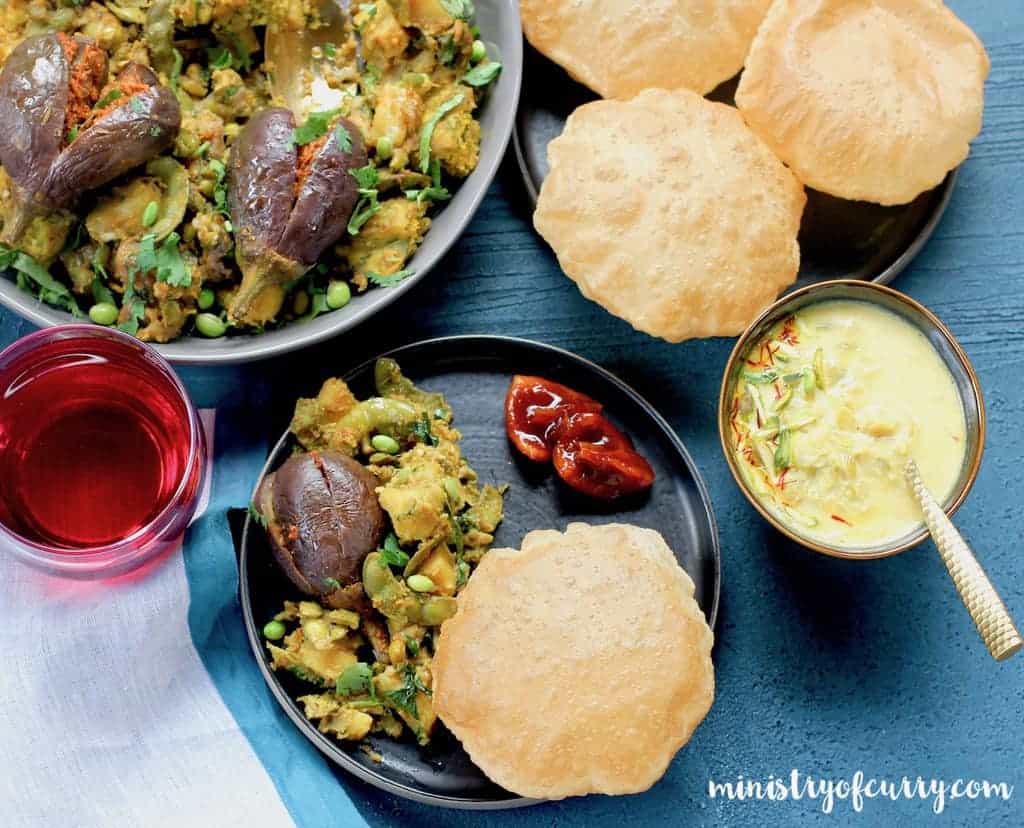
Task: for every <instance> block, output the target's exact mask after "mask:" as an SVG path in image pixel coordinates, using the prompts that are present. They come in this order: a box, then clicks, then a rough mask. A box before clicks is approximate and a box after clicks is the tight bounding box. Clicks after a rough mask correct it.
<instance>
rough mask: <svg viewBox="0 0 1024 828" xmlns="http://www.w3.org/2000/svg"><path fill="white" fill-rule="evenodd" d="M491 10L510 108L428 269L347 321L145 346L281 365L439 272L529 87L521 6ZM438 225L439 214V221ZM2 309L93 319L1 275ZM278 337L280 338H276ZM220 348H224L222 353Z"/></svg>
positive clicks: (225, 361) (57, 318)
mask: <svg viewBox="0 0 1024 828" xmlns="http://www.w3.org/2000/svg"><path fill="white" fill-rule="evenodd" d="M493 6H494V8H495V9H496V10H497V11H498V13H499V15H500V17H501V18H502V19H504V20H505V21H506V23H507V28H508V31H507V32H503V34H502V37H500V38H499V37H498V36H497V31H498V29H499V28H501V29H503V28H504V27H496V29H495V31H494V32H492V33H488V32H484V39H485V40H486V41H488V42H493V43H499V41H500V43H499V45H501V46H502V47H503V48H502V51H501V54H500V59H501V64H502V69H501V75H500V76H499V79H498V82H499V83H505V84H508V88H509V92H508V101H507V104H508V105H507V108H504V107H503V108H501V109H499V110H498V111H497V112H496V113H495V116H496V117H495V123H494V125H493V127H492V129H491V132H492V134H494V133H496V136H497V142H496V143H495V144H494V148H493V152H492V153H489V154H487V155H486V156H485V155H484V154H483V153H481V156H480V159H479V161H478V163H477V166H476V167H475V168H474V169H473V171H472V173H470V175H469V176H468V177H467V178H466V179H465V180H464V181H463V182H462V183H461V184H460V186H459V192H457V193H455V197H454V198H453V200H452V202H450V203H449V204H448V205H446V206H445V208H444V210H443V211H442V212H444V213H447V212H448V211H449V210H451V211H454V218H455V221H454V224H453V226H452V227H451V228H450V231H449V233H448V235H447V236H446V237H445V238H444V239H443V240H440V239H439V242H440V243H439V246H438V247H437V249H436V250H434V251H433V252H432V253H431V255H430V258H429V259H427V260H426V261H424V262H422V263H420V262H417V264H416V270H415V272H414V273H413V274H412V275H411V276H409V277H408V278H407V279H404V280H403V281H402V282H401V283H399V284H398V285H396V286H395V287H391V288H376V289H375V290H374V293H378V292H379V297H378V298H377V299H376V301H374V302H372V303H370V304H368V305H366V306H365V307H362V306H360V307H358V308H353V309H352V312H351V313H348V314H340V313H339V314H331V315H329V316H324V317H321V318H320V319H317V320H313V321H312V322H309V323H303V322H293V323H290V324H288V325H286V326H284V327H282V328H280V329H277V330H275V331H271V332H268V333H266V334H246V335H245V336H239V337H232V338H231V339H230V340H228V339H226V338H223V337H222V338H220V339H216V340H208V339H204V338H202V337H194V339H195V340H196V341H197V342H198V343H199V345H200V346H203V347H190V346H191V345H192V339H193V338H191V337H188V338H186V337H179V338H178V339H176V340H172V341H171V342H167V343H155V342H147V343H145V344H146V345H149V346H150V347H152V348H153V349H154V350H155V351H156V352H157V353H159V354H160V356H161V357H162V358H163V359H165V360H166V361H167V362H169V363H171V364H172V365H204V366H205V365H241V364H244V363H247V362H255V361H257V360H264V359H270V358H272V357H278V356H281V355H283V354H287V353H291V352H293V351H298V350H301V349H304V348H308V347H311V346H313V345H316V344H318V343H321V342H323V341H325V340H328V339H332V338H334V337H337V336H341V335H342V334H345V333H348V332H349V331H352V330H354V329H355V328H358V327H359V326H360V325H362V324H363V323H364V322H366V321H367V320H368V319H371V318H372V317H373V316H375V315H376V314H378V313H379V312H381V311H383V310H384V309H385V308H387V307H389V306H390V305H392V304H394V303H395V302H396V301H397V300H398V299H399V298H400V297H401V296H403V295H404V294H405V293H407V292H408V291H410V290H411V289H412V288H413V287H414V286H415V285H417V284H420V283H421V282H422V281H423V280H424V279H426V277H427V276H428V275H429V274H430V273H432V272H433V271H434V270H436V269H437V268H438V267H439V266H440V265H441V264H442V262H443V261H444V259H445V257H446V256H447V255H448V254H449V253H450V252H451V249H452V248H453V247H454V246H455V244H456V242H458V241H459V240H460V239H461V238H462V237H463V236H464V235H465V232H466V229H467V228H468V227H469V224H470V222H471V221H472V220H473V218H474V217H475V216H476V214H477V212H478V211H479V209H480V205H481V204H482V203H483V200H484V198H485V197H486V195H487V193H488V191H489V190H490V188H491V184H492V183H493V182H494V179H495V178H496V177H497V175H498V172H499V170H500V169H501V164H502V162H503V161H504V158H505V155H506V154H507V151H508V146H509V142H510V141H511V139H512V132H513V131H514V128H515V119H516V112H517V111H518V109H519V97H520V93H521V91H522V81H523V35H522V23H521V20H520V15H519V3H518V2H515V0H493ZM493 96H494V93H493V92H491V91H489V92H488V94H487V98H485V100H484V106H485V107H486V106H490V105H491V102H490V99H491V98H493ZM463 191H466V196H468V198H466V199H465V201H464V202H461V203H459V204H458V205H456V204H455V200H456V199H458V197H459V195H460V194H461V193H462V192H463ZM439 217H440V214H439V215H438V216H436V217H435V218H439ZM417 252H418V251H417ZM0 306H3V307H5V308H7V309H8V310H10V311H12V312H13V313H14V314H16V315H17V316H19V317H21V318H22V319H25V320H27V321H28V322H30V323H31V324H33V325H36V326H37V327H39V328H41V329H44V330H45V329H46V328H52V327H55V326H57V325H68V324H89V322H88V317H86V319H85V321H83V320H82V319H79V318H76V317H74V316H72V315H71V314H70V313H68V312H67V311H63V310H60V309H58V308H54V307H51V306H49V305H46V304H44V303H42V302H41V301H40V300H39V299H37V298H35V297H33V296H32V295H31V294H29V293H27V292H25V291H23V290H21V289H20V288H18V287H17V286H16V285H15V284H14V280H13V279H11V278H8V277H7V276H4V275H0ZM334 317H336V318H334ZM317 323H319V324H317ZM302 325H308V327H306V328H304V329H303V328H302V327H301V326H302ZM278 334H280V335H281V336H277V335H278ZM217 343H220V345H219V346H218V344H217Z"/></svg>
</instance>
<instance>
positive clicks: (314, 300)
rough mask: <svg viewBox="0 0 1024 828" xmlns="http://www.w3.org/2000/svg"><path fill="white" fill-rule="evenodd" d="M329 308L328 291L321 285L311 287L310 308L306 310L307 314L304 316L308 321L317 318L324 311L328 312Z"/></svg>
mask: <svg viewBox="0 0 1024 828" xmlns="http://www.w3.org/2000/svg"><path fill="white" fill-rule="evenodd" d="M329 310H330V307H329V306H328V304H327V291H326V290H325V289H324V288H321V287H311V288H310V289H309V310H308V311H306V315H305V316H303V317H302V318H303V319H305V320H306V321H307V322H308V321H310V320H312V319H316V318H317V317H318V316H320V314H322V313H327V311H329Z"/></svg>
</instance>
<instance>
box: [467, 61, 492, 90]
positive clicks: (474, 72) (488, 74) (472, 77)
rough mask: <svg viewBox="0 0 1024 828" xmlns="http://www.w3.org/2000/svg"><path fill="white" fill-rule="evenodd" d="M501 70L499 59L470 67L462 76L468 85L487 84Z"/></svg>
mask: <svg viewBox="0 0 1024 828" xmlns="http://www.w3.org/2000/svg"><path fill="white" fill-rule="evenodd" d="M500 72H501V64H500V63H498V62H497V61H491V62H490V63H481V64H479V65H478V66H474V67H473V68H472V69H470V70H469V71H468V72H466V74H465V75H464V76H463V78H462V83H464V84H466V85H467V86H487V84H489V83H490V82H491V81H493V80H494V79H495V78H496V77H498V74H499V73H500Z"/></svg>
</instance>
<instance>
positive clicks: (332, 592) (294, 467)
mask: <svg viewBox="0 0 1024 828" xmlns="http://www.w3.org/2000/svg"><path fill="white" fill-rule="evenodd" d="M376 486H377V480H376V478H375V477H374V476H373V475H372V474H371V473H370V472H369V471H367V470H366V468H365V467H364V466H362V465H361V464H360V463H358V462H357V461H355V460H353V459H352V458H351V457H348V456H346V455H344V454H341V453H339V452H333V451H324V452H310V453H308V454H296V455H294V456H292V457H290V458H289V459H288V460H287V461H285V463H284V465H282V466H281V467H280V468H279V469H278V470H277V471H275V472H274V473H273V474H269V475H267V476H266V477H265V478H264V479H263V482H262V483H261V484H260V487H259V489H258V490H257V492H256V498H255V501H256V508H257V510H258V511H259V513H260V514H261V515H262V522H263V523H264V524H265V526H266V530H267V535H268V537H269V539H270V545H271V547H272V549H273V552H274V557H275V558H276V559H277V562H278V564H280V566H281V568H282V569H283V570H284V572H285V574H286V575H287V576H288V578H289V579H290V580H291V581H292V582H293V583H294V584H295V585H296V586H297V587H298V588H299V589H301V590H302V591H303V592H305V593H307V594H309V595H315V596H317V597H318V598H321V599H323V600H325V601H326V602H327V603H329V604H331V605H333V606H337V607H347V608H350V609H353V608H356V607H358V605H359V603H360V599H361V598H362V587H361V572H362V566H363V560H364V559H365V558H366V556H367V555H368V554H369V553H370V552H372V551H373V550H375V549H377V547H378V546H379V545H380V541H381V537H382V535H383V533H384V513H383V511H382V510H381V508H380V504H379V503H378V502H377V496H376V494H375V493H374V489H375V487H376Z"/></svg>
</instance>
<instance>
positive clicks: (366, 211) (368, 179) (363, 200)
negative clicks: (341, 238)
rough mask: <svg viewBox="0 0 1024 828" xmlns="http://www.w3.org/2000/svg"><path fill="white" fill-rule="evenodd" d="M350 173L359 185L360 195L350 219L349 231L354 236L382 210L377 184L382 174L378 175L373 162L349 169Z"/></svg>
mask: <svg viewBox="0 0 1024 828" xmlns="http://www.w3.org/2000/svg"><path fill="white" fill-rule="evenodd" d="M348 174H349V175H351V176H352V177H353V178H354V179H355V180H356V183H357V184H358V185H359V195H360V198H359V202H358V203H357V204H356V207H355V209H354V210H353V211H352V216H351V218H349V220H348V232H349V233H350V234H351V235H353V236H358V235H359V231H360V230H361V229H362V227H363V225H364V224H366V222H368V221H369V220H370V219H371V218H372V217H373V215H374V214H375V213H376V212H377V211H378V210H380V202H379V201H378V200H377V184H378V183H379V181H380V176H378V175H377V170H376V168H375V167H374V166H373V164H367V165H366V166H365V167H358V168H357V169H354V170H349V171H348Z"/></svg>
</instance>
